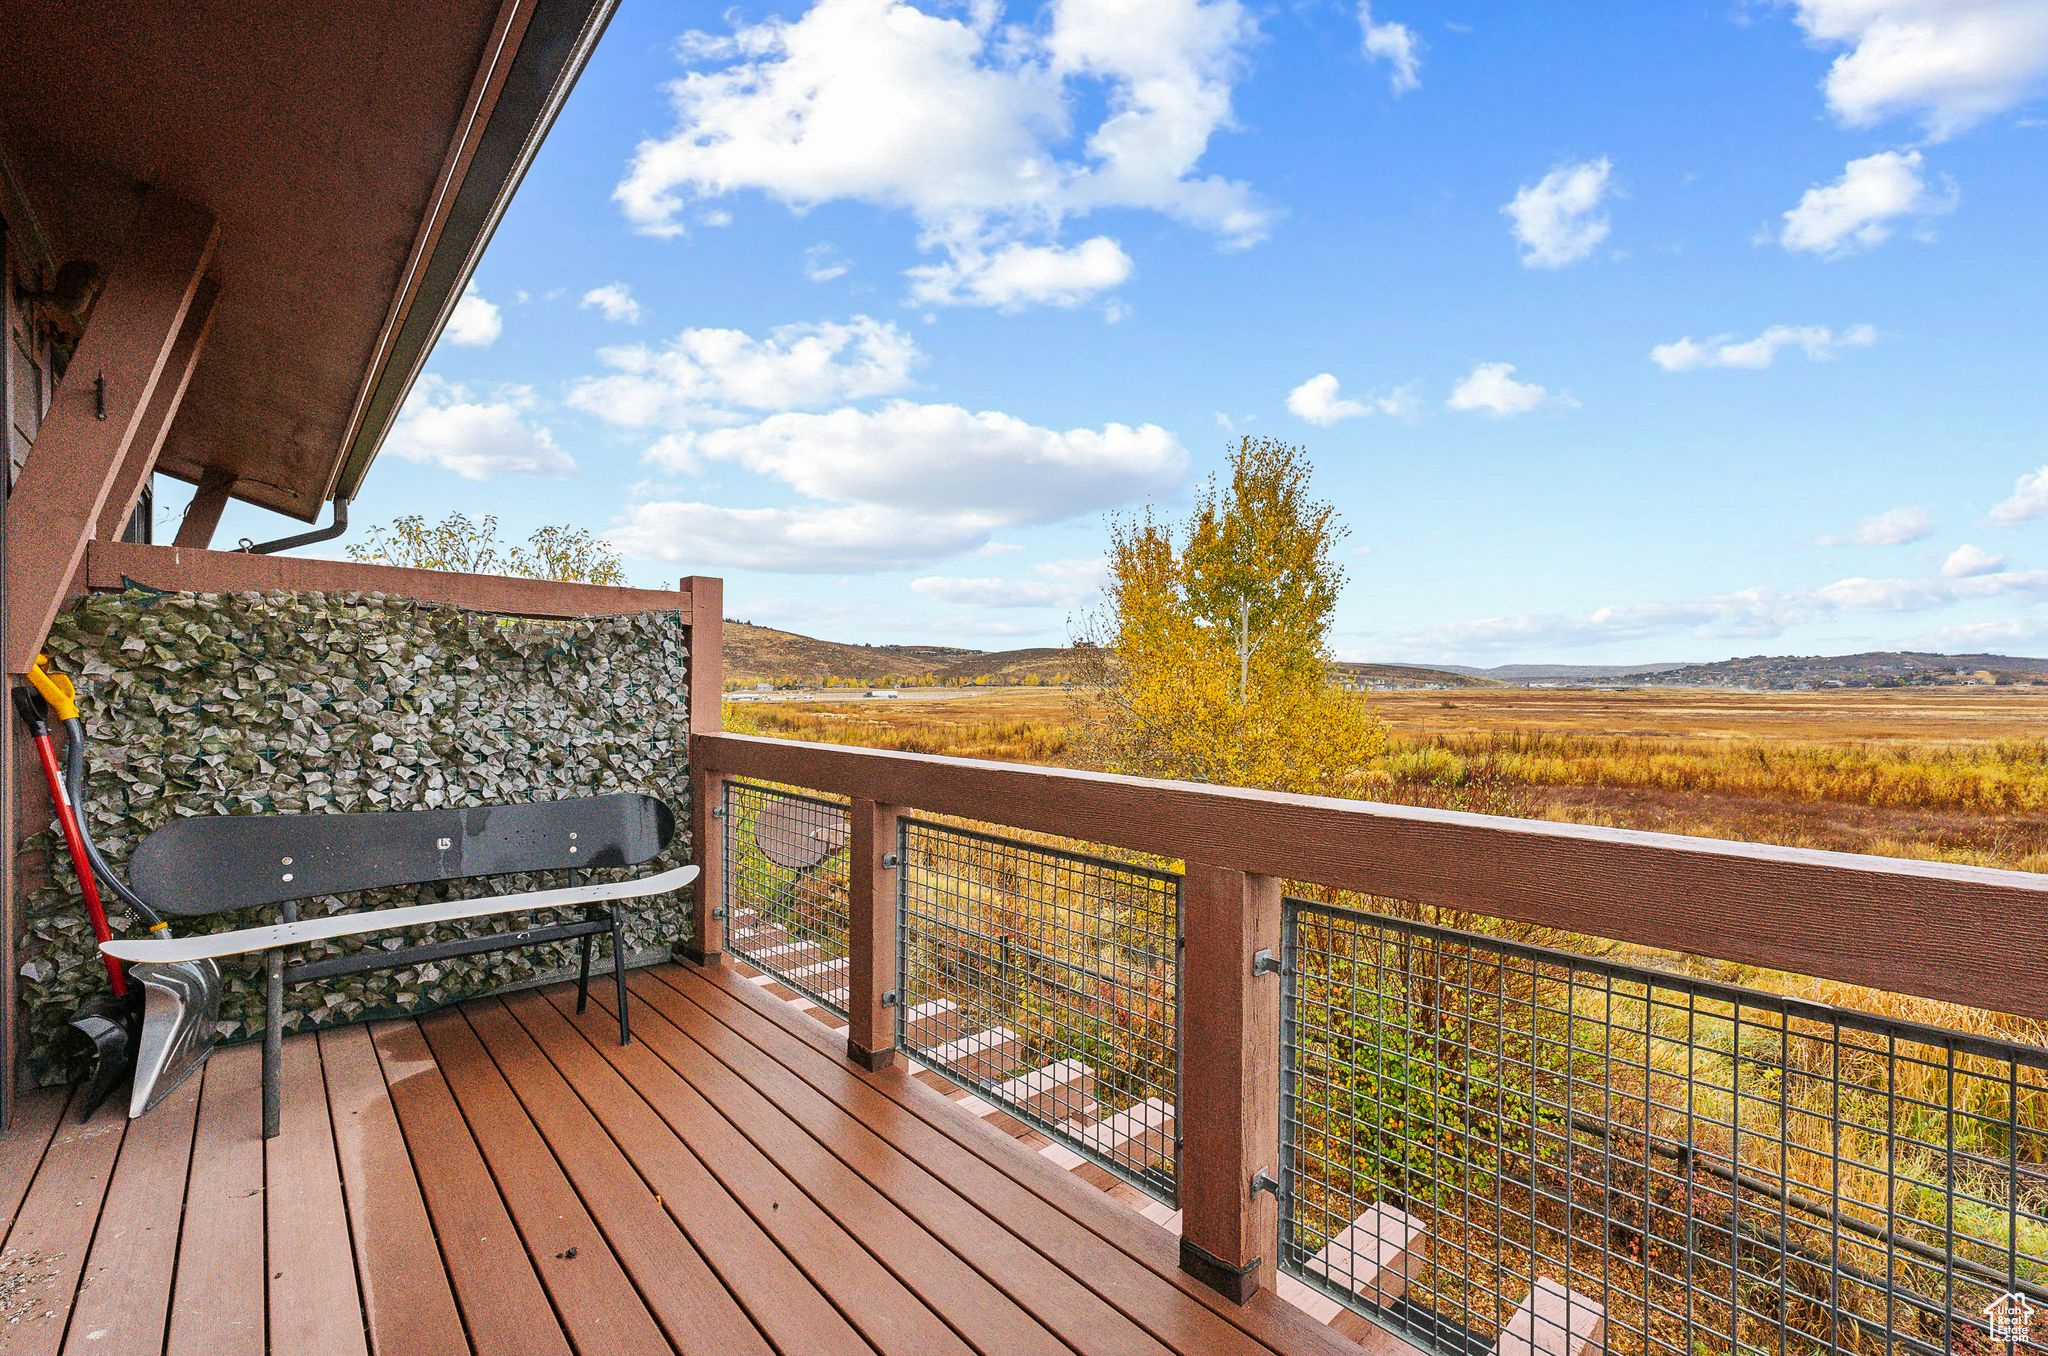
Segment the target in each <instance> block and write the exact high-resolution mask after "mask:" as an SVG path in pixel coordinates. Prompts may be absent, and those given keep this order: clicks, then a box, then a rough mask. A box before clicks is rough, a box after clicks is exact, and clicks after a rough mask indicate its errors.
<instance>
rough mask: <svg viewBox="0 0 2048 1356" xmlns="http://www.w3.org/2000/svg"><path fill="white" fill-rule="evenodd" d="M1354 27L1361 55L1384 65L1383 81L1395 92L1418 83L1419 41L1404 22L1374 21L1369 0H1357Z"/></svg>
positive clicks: (1405, 90) (1405, 89)
mask: <svg viewBox="0 0 2048 1356" xmlns="http://www.w3.org/2000/svg"><path fill="white" fill-rule="evenodd" d="M1358 27H1359V30H1360V32H1361V33H1362V35H1363V37H1362V45H1363V47H1364V49H1365V54H1366V55H1367V56H1369V57H1371V58H1372V59H1373V60H1374V61H1383V62H1385V63H1386V64H1387V67H1388V73H1387V84H1388V85H1389V86H1390V87H1392V89H1393V91H1394V93H1396V94H1406V93H1408V92H1409V91H1410V90H1414V89H1419V88H1420V87H1421V85H1422V75H1421V69H1422V43H1421V40H1420V39H1418V38H1417V37H1416V36H1415V30H1414V29H1412V28H1410V27H1409V26H1408V25H1406V24H1397V23H1394V22H1391V21H1389V22H1386V23H1374V22H1373V17H1372V0H1359V4H1358Z"/></svg>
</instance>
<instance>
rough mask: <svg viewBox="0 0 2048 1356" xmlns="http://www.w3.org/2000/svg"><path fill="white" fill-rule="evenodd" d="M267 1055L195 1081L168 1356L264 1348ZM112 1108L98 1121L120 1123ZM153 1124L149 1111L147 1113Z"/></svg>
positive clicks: (235, 1057) (245, 1058) (230, 1355)
mask: <svg viewBox="0 0 2048 1356" xmlns="http://www.w3.org/2000/svg"><path fill="white" fill-rule="evenodd" d="M262 1061H263V1055H262V1051H260V1050H258V1049H257V1048H256V1047H255V1046H253V1045H238V1046H235V1047H233V1048H231V1049H227V1050H220V1051H216V1052H215V1053H214V1056H213V1058H211V1059H209V1060H208V1061H207V1062H206V1067H205V1068H204V1069H202V1070H201V1071H200V1072H199V1074H198V1075H197V1076H198V1077H199V1078H200V1080H201V1083H200V1088H199V1125H198V1128H197V1129H196V1130H195V1131H194V1133H193V1137H192V1167H191V1172H190V1173H189V1175H188V1176H187V1179H186V1182H185V1227H184V1229H183V1231H182V1232H180V1233H179V1235H178V1270H177V1277H176V1289H175V1290H174V1291H173V1292H172V1295H171V1326H170V1336H169V1340H168V1341H167V1342H166V1344H165V1350H166V1351H167V1352H168V1353H169V1356H245V1353H260V1352H262V1351H264V1350H265V1349H266V1348H267V1347H268V1345H269V1342H268V1340H267V1337H266V1334H265V1331H264V1327H265V1322H266V1312H265V1310H266V1305H265V1303H264V1296H265V1291H266V1288H267V1287H266V1286H265V1285H264V1281H263V1250H264V1235H263V1092H262V1087H263V1067H262ZM119 1114H120V1113H119V1111H118V1109H115V1108H108V1109H105V1110H102V1111H101V1112H100V1115H102V1116H109V1115H114V1116H118V1115H119ZM150 1114H151V1115H155V1114H156V1113H155V1112H151V1113H150Z"/></svg>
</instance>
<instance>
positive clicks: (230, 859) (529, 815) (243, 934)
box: [101, 795, 697, 1138]
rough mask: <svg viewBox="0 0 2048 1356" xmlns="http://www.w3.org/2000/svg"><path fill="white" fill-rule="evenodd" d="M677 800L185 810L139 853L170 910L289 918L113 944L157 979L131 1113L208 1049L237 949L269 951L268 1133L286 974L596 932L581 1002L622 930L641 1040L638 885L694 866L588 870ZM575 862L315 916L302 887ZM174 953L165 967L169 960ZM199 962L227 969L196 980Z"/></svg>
mask: <svg viewBox="0 0 2048 1356" xmlns="http://www.w3.org/2000/svg"><path fill="white" fill-rule="evenodd" d="M675 829H676V820H675V815H674V813H673V812H672V811H670V809H669V808H668V806H667V805H665V804H663V803H662V802H661V801H659V800H657V799H655V798H654V797H652V796H641V795H610V796H590V797H584V798H580V799H575V800H560V801H550V802H544V803H539V804H524V805H488V806H476V807H472V808H469V809H459V810H458V809H445V810H394V811H384V812H378V813H370V814H312V815H213V816H206V817H201V818H193V819H181V820H178V821H177V822H175V823H172V824H168V825H166V826H165V827H163V828H161V829H158V830H157V831H156V832H155V833H153V834H151V835H150V836H149V837H148V838H147V839H145V840H143V843H142V846H141V847H139V848H137V849H136V850H135V855H134V856H133V857H132V858H131V859H130V861H129V864H128V873H129V877H130V883H131V884H132V885H133V886H134V888H135V890H136V892H137V893H138V894H140V895H141V896H142V897H143V898H144V899H145V900H148V901H149V902H150V904H152V905H153V906H154V907H155V908H156V909H157V910H158V911H159V912H160V913H162V914H164V915H165V916H167V917H180V916H182V917H188V918H190V917H198V916H202V915H206V914H215V913H225V912H229V911H232V910H238V909H250V908H257V907H264V906H271V905H275V906H278V909H279V918H280V921H279V922H277V923H274V924H267V925H264V926H260V927H249V928H240V929H237V930H235V931H232V932H216V933H211V934H206V935H197V936H190V937H148V938H126V939H116V940H114V941H110V942H107V943H104V944H103V945H102V947H101V950H103V951H105V952H106V953H107V954H108V955H110V956H112V957H114V958H115V959H117V960H120V961H124V962H127V963H130V964H132V965H134V966H135V967H136V968H135V970H134V978H135V979H137V980H138V981H140V982H141V983H142V985H143V988H144V991H145V994H146V995H147V998H146V1006H145V1009H144V1015H143V1025H142V1040H141V1051H140V1055H139V1058H138V1059H137V1062H136V1075H135V1076H136V1088H135V1092H134V1096H133V1098H132V1101H131V1108H132V1109H131V1111H130V1114H131V1115H139V1114H140V1113H141V1110H142V1109H143V1108H145V1107H146V1106H149V1105H153V1104H154V1103H155V1102H156V1101H158V1100H161V1098H162V1097H163V1096H164V1095H165V1094H166V1093H168V1092H169V1091H170V1087H168V1086H154V1085H155V1084H156V1083H158V1082H159V1081H161V1080H168V1081H169V1083H170V1086H175V1085H176V1082H177V1081H179V1080H182V1079H183V1078H184V1077H186V1076H189V1074H190V1073H191V1072H192V1070H194V1069H196V1068H198V1067H199V1064H200V1063H201V1062H203V1061H204V1059H205V1052H206V1049H207V1048H209V1047H210V1046H211V1044H212V1038H213V1031H212V1029H211V1028H212V1026H213V1024H214V1023H215V1022H216V1020H217V1019H218V1015H219V1004H220V995H219V983H218V970H217V968H215V967H216V966H217V963H218V962H219V961H221V960H225V959H228V958H231V957H235V956H249V955H260V956H262V957H263V959H264V965H265V971H266V973H265V979H266V993H265V1014H266V1021H265V1024H264V1031H263V1133H264V1136H265V1138H269V1137H271V1136H274V1135H276V1134H277V1132H278V1129H279V1127H280V1125H281V1123H282V1114H283V1107H282V1087H281V1083H282V1073H283V1060H284V1050H283V1035H284V1032H283V1026H284V988H285V985H287V984H303V983H308V982H311V981H314V980H321V979H331V978H334V977H336V976H339V975H353V974H360V973H363V972H365V971H370V970H394V969H400V968H404V967H407V966H414V965H421V964H424V963H426V962H430V961H437V960H446V959H448V958H450V957H454V956H468V955H475V954H478V953H481V952H491V951H509V950H514V949H519V948H524V947H529V946H543V945H546V944H548V943H550V942H559V941H563V940H566V939H569V938H580V939H581V948H580V949H581V957H580V962H579V975H578V979H577V989H576V1010H577V1011H578V1012H581V1011H583V1009H584V1007H585V1005H586V1004H587V1003H588V1001H589V998H590V952H591V943H592V939H593V938H595V937H596V936H597V934H599V933H603V932H609V933H610V934H611V941H612V975H613V982H614V984H615V985H616V992H617V1003H618V1012H619V1044H621V1045H625V1044H627V1043H628V1042H630V1041H631V1040H632V1028H631V1026H630V1024H629V1023H628V1020H627V1015H626V967H625V919H624V917H623V915H622V913H621V911H620V905H621V904H622V903H623V902H625V901H627V900H631V899H639V898H643V897H646V896H649V895H660V894H667V893H669V892H670V891H673V890H679V889H682V888H683V887H684V886H686V885H688V884H689V883H690V882H691V881H693V880H695V879H696V877H697V868H696V867H694V866H683V867H677V868H675V869H673V870H670V871H663V872H660V873H658V874H655V875H649V876H641V877H637V878H634V879H630V880H621V881H606V882H603V883H600V884H585V883H583V880H582V874H583V872H584V871H586V870H588V869H591V868H604V867H626V866H638V865H640V864H641V863H643V862H647V861H651V860H652V859H653V858H655V857H656V856H658V855H660V853H661V851H662V849H664V848H666V847H667V846H668V844H669V842H670V840H671V839H673V838H674V837H675ZM551 871H566V872H568V873H569V884H568V885H567V886H565V887H562V888H557V889H548V890H532V891H526V892H524V893H519V894H506V895H488V894H487V895H480V896H473V897H469V898H464V899H450V900H444V901H442V902H439V903H431V904H413V905H406V906H402V907H395V908H385V909H373V910H368V911H365V912H361V913H337V914H324V915H322V916H320V917H317V918H301V917H299V904H300V902H301V901H304V900H308V899H314V898H319V897H322V896H328V895H348V894H355V893H357V892H360V891H365V890H384V889H391V888H394V887H398V886H406V885H425V884H429V883H438V882H444V881H459V880H485V879H488V878H490V877H494V876H504V875H512V874H520V873H534V872H551ZM540 909H572V910H573V909H581V910H582V916H581V917H577V918H571V919H570V920H568V921H564V922H552V923H544V924H539V925H534V926H526V927H515V928H509V929H505V930H502V931H496V932H489V933H485V934H482V935H480V936H475V937H459V938H454V939H451V940H446V941H436V942H424V943H419V944H416V945H413V946H402V947H395V948H394V947H385V946H380V945H377V944H374V943H371V944H367V945H365V946H364V947H363V948H361V949H360V950H357V951H352V952H349V953H347V954H344V955H340V956H330V957H323V958H321V959H317V960H294V959H289V958H288V953H293V952H296V951H297V950H298V949H299V948H301V947H304V946H306V945H308V944H309V943H313V942H324V941H334V940H337V939H340V938H344V937H368V936H370V935H371V934H374V933H380V932H389V931H391V930H393V929H397V928H416V927H425V926H431V925H433V924H439V923H451V922H457V921H460V920H463V919H472V918H485V917H494V916H498V915H503V914H519V913H531V912H533V911H535V910H540ZM158 967H162V968H161V969H159V968H158ZM194 975H201V976H204V975H212V976H213V979H212V983H211V988H212V992H210V993H208V992H205V989H206V988H207V981H206V980H204V979H203V978H202V979H200V980H198V981H197V982H195V980H194V979H193V976H194Z"/></svg>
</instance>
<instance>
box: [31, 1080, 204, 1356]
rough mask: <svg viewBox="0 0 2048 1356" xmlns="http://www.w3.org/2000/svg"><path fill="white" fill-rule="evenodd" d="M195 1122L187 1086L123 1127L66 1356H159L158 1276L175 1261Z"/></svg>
mask: <svg viewBox="0 0 2048 1356" xmlns="http://www.w3.org/2000/svg"><path fill="white" fill-rule="evenodd" d="M198 1122H199V1084H198V1082H197V1081H188V1082H186V1084H185V1085H184V1086H183V1087H181V1088H179V1089H177V1090H176V1091H175V1092H173V1093H172V1094H171V1095H170V1096H169V1097H166V1098H165V1099H164V1101H163V1104H162V1105H161V1106H159V1107H158V1108H157V1109H156V1110H155V1111H154V1112H152V1113H151V1114H150V1115H149V1116H148V1117H146V1118H145V1119H143V1120H140V1121H137V1122H135V1123H134V1124H133V1125H131V1126H129V1127H128V1136H127V1142H126V1143H125V1144H123V1145H122V1146H121V1156H120V1158H119V1160H118V1161H117V1162H116V1164H115V1167H114V1180H113V1183H112V1184H111V1185H110V1186H108V1188H107V1202H106V1206H105V1208H104V1209H103V1210H101V1212H100V1223H99V1228H98V1229H96V1230H94V1231H93V1238H92V1251H91V1252H90V1253H88V1254H87V1255H86V1259H85V1276H84V1278H83V1279H82V1280H81V1281H80V1282H79V1286H78V1303H77V1306H76V1307H75V1308H74V1309H73V1310H72V1314H71V1330H70V1334H69V1336H67V1337H66V1338H65V1339H64V1351H65V1354H66V1356H72V1353H78V1352H94V1353H105V1356H157V1353H159V1352H161V1351H162V1350H163V1347H164V1329H165V1327H166V1325H168V1323H169V1322H170V1306H171V1289H170V1287H169V1286H167V1285H165V1284H164V1283H163V1281H162V1279H161V1278H162V1277H164V1276H167V1275H169V1274H170V1271H171V1268H172V1267H173V1266H174V1265H175V1264H176V1262H177V1256H178V1228H179V1224H180V1222H181V1221H182V1220H183V1218H184V1214H185V1176H186V1173H187V1171H188V1169H189V1168H190V1166H191V1162H192V1134H193V1131H194V1130H196V1129H197V1128H198Z"/></svg>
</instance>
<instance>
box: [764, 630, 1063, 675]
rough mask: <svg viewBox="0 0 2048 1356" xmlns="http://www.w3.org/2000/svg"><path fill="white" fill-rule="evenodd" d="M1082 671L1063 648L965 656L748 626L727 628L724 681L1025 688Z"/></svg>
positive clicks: (937, 649) (928, 647)
mask: <svg viewBox="0 0 2048 1356" xmlns="http://www.w3.org/2000/svg"><path fill="white" fill-rule="evenodd" d="M1079 664H1080V660H1079V658H1078V657H1077V656H1076V654H1075V652H1074V651H1073V650H1071V649H1068V648H1067V647H1065V646H1058V647H1051V648H1045V649H1029V650H997V651H985V650H965V649H956V648H953V647H950V646H944V645H848V644H844V643H842V642H840V641H836V640H818V639H816V638H815V637H812V636H800V635H797V634H796V633H795V632H793V631H777V630H774V629H773V628H771V627H766V626H754V625H751V624H750V623H747V622H735V621H728V622H727V623H726V624H725V676H726V679H727V681H728V682H735V683H739V684H741V685H745V686H751V685H753V684H755V683H772V684H775V685H777V686H781V685H784V684H794V685H797V686H803V687H816V686H821V685H822V684H824V683H825V682H826V681H827V680H828V679H835V678H836V679H838V680H840V681H842V682H854V683H866V684H873V685H878V686H879V685H882V684H886V683H928V682H975V681H977V680H978V681H981V682H985V683H993V684H998V685H1001V684H1022V683H1024V682H1026V681H1028V680H1029V679H1030V678H1031V677H1033V676H1036V678H1037V679H1038V681H1039V682H1041V683H1064V682H1070V681H1072V680H1073V678H1074V676H1075V673H1076V670H1077V669H1078V667H1079Z"/></svg>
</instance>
